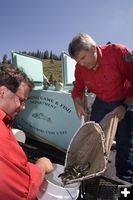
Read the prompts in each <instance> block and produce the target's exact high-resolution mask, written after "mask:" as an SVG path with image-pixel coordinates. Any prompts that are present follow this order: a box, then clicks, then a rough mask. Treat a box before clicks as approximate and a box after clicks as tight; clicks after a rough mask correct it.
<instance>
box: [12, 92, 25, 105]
mask: <svg viewBox="0 0 133 200" xmlns="http://www.w3.org/2000/svg"><path fill="white" fill-rule="evenodd" d="M14 95H15V96H16V97H17V98H18V100H19V102H20V105H21V106H22V107H23V106H25V101H26V99H22V98H21V97H19V96H18V95H17V94H16V93H14Z"/></svg>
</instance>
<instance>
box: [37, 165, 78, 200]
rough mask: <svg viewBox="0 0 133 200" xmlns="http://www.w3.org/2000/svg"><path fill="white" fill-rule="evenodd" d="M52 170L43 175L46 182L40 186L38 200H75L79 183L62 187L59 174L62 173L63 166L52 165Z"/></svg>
mask: <svg viewBox="0 0 133 200" xmlns="http://www.w3.org/2000/svg"><path fill="white" fill-rule="evenodd" d="M53 166H54V170H53V171H52V172H51V173H49V174H47V175H45V178H46V181H44V183H43V184H42V186H41V188H40V192H39V194H38V200H60V199H62V200H76V199H77V198H78V195H79V186H80V182H77V183H73V184H68V185H66V186H63V184H62V181H61V179H60V178H59V177H58V176H59V174H61V173H63V172H64V166H63V165H59V164H53Z"/></svg>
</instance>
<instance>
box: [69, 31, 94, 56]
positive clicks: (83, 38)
mask: <svg viewBox="0 0 133 200" xmlns="http://www.w3.org/2000/svg"><path fill="white" fill-rule="evenodd" d="M92 46H96V42H95V41H94V40H93V39H92V38H91V36H89V35H88V34H86V33H79V34H77V35H76V36H75V37H74V38H73V39H72V41H71V42H70V43H69V46H68V52H69V55H70V56H71V57H72V58H75V55H76V53H78V52H79V51H80V50H86V51H89V50H90V48H91V47H92Z"/></svg>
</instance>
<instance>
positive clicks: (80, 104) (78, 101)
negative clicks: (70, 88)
mask: <svg viewBox="0 0 133 200" xmlns="http://www.w3.org/2000/svg"><path fill="white" fill-rule="evenodd" d="M73 101H74V105H75V109H76V112H77V115H78V117H79V119H81V116H87V113H86V112H85V110H84V105H83V102H82V100H81V99H80V98H76V99H74V100H73Z"/></svg>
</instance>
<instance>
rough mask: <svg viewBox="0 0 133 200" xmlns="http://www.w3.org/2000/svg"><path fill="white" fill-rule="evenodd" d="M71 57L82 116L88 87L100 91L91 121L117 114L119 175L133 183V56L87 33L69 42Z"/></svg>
mask: <svg viewBox="0 0 133 200" xmlns="http://www.w3.org/2000/svg"><path fill="white" fill-rule="evenodd" d="M68 51H69V54H70V56H71V57H72V58H73V59H75V60H76V62H77V64H76V68H75V83H74V87H73V91H72V98H73V101H74V105H75V109H76V112H77V115H78V117H79V118H80V117H81V115H84V116H86V115H87V113H86V112H85V110H84V107H83V106H82V98H83V94H84V90H85V88H87V89H88V91H91V92H93V93H95V94H96V99H95V101H94V103H93V105H92V111H91V117H90V120H92V121H96V122H100V121H101V120H102V118H103V117H104V116H105V115H106V114H108V113H112V114H116V115H117V116H118V118H119V120H120V121H119V125H118V129H117V133H116V143H117V145H116V148H117V155H116V175H117V176H118V177H119V178H120V179H122V180H125V181H129V182H131V183H132V182H133V55H132V52H131V51H130V50H129V49H128V48H126V47H125V46H124V45H121V44H106V45H103V46H97V45H96V43H95V41H94V40H93V39H92V38H91V37H90V36H89V35H88V34H85V33H79V34H78V35H76V36H75V37H74V38H73V39H72V41H71V42H70V44H69V48H68Z"/></svg>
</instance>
